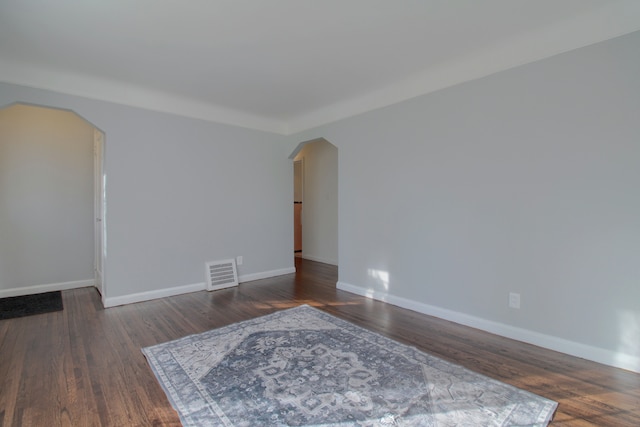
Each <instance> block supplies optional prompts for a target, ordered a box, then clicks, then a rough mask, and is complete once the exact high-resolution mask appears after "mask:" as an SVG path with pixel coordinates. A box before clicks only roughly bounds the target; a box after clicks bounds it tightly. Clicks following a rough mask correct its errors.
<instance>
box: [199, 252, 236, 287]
mask: <svg viewBox="0 0 640 427" xmlns="http://www.w3.org/2000/svg"><path fill="white" fill-rule="evenodd" d="M206 266H207V290H208V291H215V290H218V289H224V288H230V287H232V286H238V271H237V270H236V260H235V259H225V260H222V261H211V262H208V263H207V264H206Z"/></svg>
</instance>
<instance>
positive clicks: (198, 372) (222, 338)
mask: <svg viewBox="0 0 640 427" xmlns="http://www.w3.org/2000/svg"><path fill="white" fill-rule="evenodd" d="M142 351H143V353H144V355H145V356H146V357H147V360H148V362H149V364H150V366H151V368H152V370H153V372H154V373H155V375H156V377H157V378H158V380H159V382H160V384H162V387H163V388H164V390H165V392H166V394H167V396H168V397H169V399H170V401H171V403H172V405H173V406H174V408H175V409H176V410H177V411H178V414H179V415H180V419H181V421H182V423H183V425H184V426H247V427H253V426H544V425H547V424H548V423H549V421H550V420H551V417H552V416H553V413H554V411H555V409H556V406H557V403H556V402H553V401H550V400H547V399H545V398H542V397H540V396H537V395H534V394H532V393H529V392H526V391H524V390H520V389H518V388H515V387H513V386H510V385H508V384H504V383H501V382H499V381H496V380H493V379H490V378H487V377H485V376H482V375H479V374H477V373H474V372H472V371H469V370H468V369H465V368H463V367H460V366H457V365H454V364H451V363H449V362H446V361H443V360H441V359H438V358H436V357H434V356H431V355H429V354H426V353H424V352H421V351H419V350H417V349H415V348H412V347H408V346H405V345H403V344H400V343H398V342H395V341H393V340H391V339H388V338H385V337H383V336H381V335H379V334H376V333H373V332H370V331H367V330H366V329H363V328H360V327H358V326H356V325H353V324H351V323H349V322H346V321H343V320H341V319H338V318H336V317H334V316H331V315H329V314H327V313H324V312H322V311H320V310H317V309H314V308H312V307H309V306H306V305H305V306H300V307H296V308H292V309H289V310H283V311H279V312H276V313H273V314H270V315H267V316H263V317H259V318H255V319H251V320H247V321H244V322H240V323H235V324H232V325H229V326H225V327H223V328H219V329H214V330H211V331H208V332H205V333H202V334H198V335H192V336H188V337H185V338H181V339H178V340H175V341H171V342H168V343H164V344H159V345H155V346H152V347H147V348H144V349H142Z"/></svg>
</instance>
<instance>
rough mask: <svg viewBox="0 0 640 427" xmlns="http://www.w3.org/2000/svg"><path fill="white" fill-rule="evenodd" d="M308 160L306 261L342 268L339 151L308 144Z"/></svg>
mask: <svg viewBox="0 0 640 427" xmlns="http://www.w3.org/2000/svg"><path fill="white" fill-rule="evenodd" d="M302 158H304V181H303V185H304V190H303V195H304V203H303V207H302V257H303V258H306V259H310V260H313V261H319V262H324V263H327V264H333V265H337V264H338V148H337V147H335V146H334V145H332V144H330V143H329V142H327V141H325V140H319V141H313V142H311V143H308V144H306V145H305V146H304V147H302V149H301V150H300V152H299V153H298V154H297V155H296V157H295V160H299V159H302Z"/></svg>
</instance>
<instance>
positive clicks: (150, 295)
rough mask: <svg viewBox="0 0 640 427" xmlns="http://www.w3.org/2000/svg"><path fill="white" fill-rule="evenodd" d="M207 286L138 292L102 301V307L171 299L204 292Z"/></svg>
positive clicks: (197, 285)
mask: <svg viewBox="0 0 640 427" xmlns="http://www.w3.org/2000/svg"><path fill="white" fill-rule="evenodd" d="M206 288H207V284H206V283H204V282H202V283H194V284H192V285H183V286H174V287H172V288H164V289H158V290H154V291H147V292H139V293H136V294H129V295H122V296H120V297H111V298H105V299H104V307H105V308H108V307H116V306H118V305H125V304H134V303H136V302H143V301H150V300H154V299H158V298H165V297H172V296H176V295H182V294H188V293H191V292H198V291H204V290H205V289H206Z"/></svg>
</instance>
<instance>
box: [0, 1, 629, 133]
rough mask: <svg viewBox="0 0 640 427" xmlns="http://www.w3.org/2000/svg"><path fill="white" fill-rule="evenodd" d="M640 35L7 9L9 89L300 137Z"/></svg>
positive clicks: (224, 14)
mask: <svg viewBox="0 0 640 427" xmlns="http://www.w3.org/2000/svg"><path fill="white" fill-rule="evenodd" d="M637 30H640V0H189V1H178V0H102V1H100V0H56V1H51V0H0V81H4V82H8V83H16V84H22V85H27V86H32V87H37V88H44V89H51V90H55V91H59V92H65V93H70V94H74V95H80V96H85V97H90V98H96V99H102V100H107V101H112V102H117V103H121V104H127V105H133V106H138V107H143V108H148V109H152V110H157V111H165V112H171V113H176V114H180V115H184V116H191V117H197V118H202V119H205V120H211V121H216V122H221V123H228V124H233V125H239V126H243V127H248V128H254V129H260V130H266V131H270V132H276V133H282V134H288V133H293V132H297V131H300V130H304V129H308V128H311V127H314V126H317V125H320V124H324V123H328V122H331V121H334V120H338V119H341V118H344V117H349V116H352V115H354V114H358V113H362V112H365V111H368V110H371V109H374V108H378V107H382V106H385V105H389V104H392V103H395V102H399V101H402V100H405V99H408V98H411V97H414V96H417V95H420V94H424V93H428V92H431V91H434V90H437V89H441V88H443V87H447V86H451V85H453V84H456V83H460V82H463V81H468V80H471V79H475V78H479V77H482V76H485V75H488V74H491V73H494V72H497V71H500V70H504V69H507V68H511V67H514V66H517V65H521V64H525V63H527V62H531V61H535V60H538V59H542V58H545V57H548V56H551V55H554V54H557V53H560V52H565V51H568V50H571V49H575V48H578V47H582V46H586V45H589V44H593V43H597V42H599V41H602V40H607V39H610V38H613V37H616V36H619V35H623V34H626V33H630V32H633V31H637Z"/></svg>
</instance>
